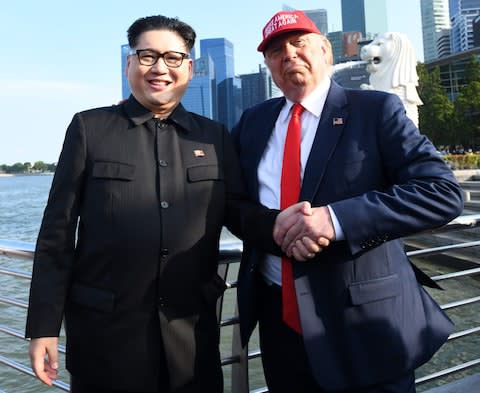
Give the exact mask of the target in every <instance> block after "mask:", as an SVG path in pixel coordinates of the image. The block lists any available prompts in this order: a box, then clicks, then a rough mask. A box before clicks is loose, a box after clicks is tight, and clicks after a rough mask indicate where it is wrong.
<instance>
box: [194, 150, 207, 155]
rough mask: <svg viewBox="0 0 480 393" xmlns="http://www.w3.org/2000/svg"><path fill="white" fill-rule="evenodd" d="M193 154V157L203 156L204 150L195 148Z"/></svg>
mask: <svg viewBox="0 0 480 393" xmlns="http://www.w3.org/2000/svg"><path fill="white" fill-rule="evenodd" d="M193 155H194V156H195V157H205V152H204V151H203V150H202V149H195V150H194V151H193Z"/></svg>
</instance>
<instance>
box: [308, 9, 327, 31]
mask: <svg viewBox="0 0 480 393" xmlns="http://www.w3.org/2000/svg"><path fill="white" fill-rule="evenodd" d="M304 12H305V15H307V16H308V17H309V18H310V19H311V20H312V21H313V23H315V26H317V27H318V29H319V30H320V31H321V32H322V33H323V34H325V35H327V33H328V16H327V10H325V9H323V8H321V9H317V10H304Z"/></svg>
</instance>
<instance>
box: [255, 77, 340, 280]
mask: <svg viewBox="0 0 480 393" xmlns="http://www.w3.org/2000/svg"><path fill="white" fill-rule="evenodd" d="M329 88H330V78H326V79H325V81H324V82H322V83H321V84H320V85H319V86H318V87H317V88H316V89H315V90H314V91H313V92H312V93H311V94H310V95H309V96H307V97H305V98H304V99H303V100H302V101H301V104H302V106H303V107H304V108H305V110H304V111H303V113H302V117H301V124H302V136H301V145H300V161H301V168H300V171H301V173H300V177H301V179H302V180H303V174H304V171H305V166H306V165H307V160H308V157H309V155H310V150H311V149H312V144H313V140H314V138H315V134H316V132H317V128H318V123H319V122H320V116H321V114H322V110H323V107H324V105H325V101H326V99H327V94H328V90H329ZM293 104H294V103H293V102H292V101H290V100H288V99H287V101H286V103H285V105H284V107H283V108H282V110H281V111H280V114H279V115H278V118H277V121H276V123H275V128H274V130H273V132H272V135H271V136H270V139H269V141H268V144H267V147H266V148H265V151H264V152H263V156H262V158H261V160H260V163H259V165H258V169H257V176H258V185H259V197H260V202H261V203H262V204H263V205H265V206H267V207H269V208H271V209H280V181H281V177H282V162H283V150H284V145H285V138H286V135H287V129H288V123H289V121H290V115H291V114H290V112H291V109H292V106H293ZM328 208H329V210H330V215H331V216H332V221H333V224H334V229H335V236H336V240H341V239H342V238H343V231H342V229H341V226H340V224H339V222H338V220H337V218H336V216H335V213H334V212H333V210H332V209H331V208H330V207H328ZM260 273H261V274H262V275H263V277H264V278H265V280H266V281H267V282H269V283H275V284H278V285H281V283H282V273H281V258H280V257H277V256H275V255H270V254H267V255H266V258H265V261H264V263H263V264H262V265H261V266H260Z"/></svg>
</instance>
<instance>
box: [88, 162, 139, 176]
mask: <svg viewBox="0 0 480 393" xmlns="http://www.w3.org/2000/svg"><path fill="white" fill-rule="evenodd" d="M92 177H94V178H97V179H117V180H125V181H131V180H133V179H134V177H135V165H131V164H126V163H123V162H109V161H96V162H95V163H94V164H93V171H92Z"/></svg>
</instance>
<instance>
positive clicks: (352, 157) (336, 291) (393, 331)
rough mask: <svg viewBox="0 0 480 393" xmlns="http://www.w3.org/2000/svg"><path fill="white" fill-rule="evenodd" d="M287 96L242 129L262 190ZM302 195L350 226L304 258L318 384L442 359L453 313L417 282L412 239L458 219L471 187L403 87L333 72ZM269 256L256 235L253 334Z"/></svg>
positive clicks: (247, 326) (257, 111)
mask: <svg viewBox="0 0 480 393" xmlns="http://www.w3.org/2000/svg"><path fill="white" fill-rule="evenodd" d="M284 103H285V99H284V98H275V99H272V100H269V101H266V102H264V103H261V104H259V105H257V106H255V107H253V108H250V109H248V110H246V111H245V112H244V114H243V115H242V118H241V119H240V121H239V123H238V124H237V125H236V126H235V127H234V129H233V131H232V133H233V136H234V140H235V142H236V146H237V148H238V151H239V154H240V160H241V165H242V168H243V172H244V175H245V178H246V180H247V184H248V190H249V193H250V197H251V198H253V199H258V178H257V167H258V163H259V161H260V159H261V156H262V154H263V151H264V149H265V147H266V145H267V142H268V140H269V138H270V135H271V133H272V131H273V129H274V125H275V121H276V119H277V117H278V114H279V112H280V110H281V108H282V106H283V105H284ZM300 200H306V201H310V202H311V203H312V205H313V206H322V205H327V204H329V205H330V206H331V207H332V208H333V210H334V211H335V214H336V216H337V217H338V220H339V222H340V224H341V226H342V229H343V231H344V235H345V240H342V241H336V242H334V243H332V244H331V245H330V246H329V247H328V248H327V249H325V250H324V251H323V252H321V253H319V254H317V256H316V259H315V260H314V261H313V262H309V263H296V264H294V275H295V286H296V293H297V299H298V303H299V309H300V318H301V324H302V332H303V338H304V343H305V348H306V351H307V353H308V357H309V361H310V365H311V369H312V372H313V375H314V377H315V378H316V380H317V382H318V384H319V385H320V386H322V387H324V388H326V389H332V390H335V389H345V388H348V387H353V386H363V385H369V384H376V383H381V382H382V381H387V380H390V379H392V378H395V377H398V376H400V375H402V374H403V373H405V372H407V371H408V370H412V369H414V368H416V367H418V366H419V365H421V364H422V363H424V362H426V361H427V360H428V359H430V357H431V356H432V355H433V354H434V353H435V351H436V350H437V349H438V348H439V347H440V346H441V345H442V344H443V343H444V342H445V340H446V339H447V337H448V335H449V334H450V333H451V331H452V328H453V323H452V322H451V321H450V320H449V318H448V317H447V316H446V315H445V314H444V312H443V311H442V310H441V309H440V308H439V306H438V305H437V304H436V303H435V302H434V301H433V300H432V299H431V298H430V296H429V295H428V294H427V292H426V291H425V290H424V289H423V287H422V286H421V285H420V284H419V283H418V282H417V280H416V278H415V274H414V271H413V270H412V266H411V264H410V263H409V260H408V258H407V256H406V254H405V251H404V247H403V243H402V241H401V239H400V238H402V237H403V236H407V235H411V234H413V233H416V232H419V231H422V230H426V229H430V228H433V227H438V226H441V225H444V224H446V223H447V222H449V221H450V220H452V219H453V218H455V217H456V216H457V215H459V214H460V213H461V212H462V209H463V200H462V192H461V189H460V187H459V185H458V183H457V182H456V180H455V177H454V175H453V173H452V171H451V170H450V169H449V168H448V167H447V165H446V164H445V163H444V162H443V161H442V160H441V158H440V157H439V156H438V154H437V153H436V150H435V148H434V146H433V145H432V144H431V143H430V142H429V140H428V139H427V138H426V137H425V136H423V135H421V134H420V133H419V131H418V129H417V128H416V127H415V125H414V124H413V122H412V121H410V120H409V119H408V118H407V117H406V114H405V110H404V107H403V104H402V102H401V101H400V99H399V98H398V97H397V96H395V95H391V94H387V93H383V92H379V91H361V90H347V89H344V88H342V87H340V86H338V85H336V84H335V83H334V82H332V85H331V88H330V91H329V93H328V97H327V100H326V104H325V107H324V109H323V112H322V115H321V119H320V123H319V126H318V130H317V133H316V136H315V140H314V143H313V146H312V150H311V152H310V156H309V158H308V162H307V165H306V169H305V173H304V178H303V184H302V189H301V195H300ZM262 258H263V255H262V254H261V253H260V252H258V251H257V250H256V249H254V248H253V247H250V246H249V244H248V242H247V243H246V244H245V247H244V256H243V260H242V265H241V268H240V274H239V288H238V301H239V311H240V321H241V331H242V340H243V343H244V344H245V343H246V341H247V340H248V338H249V336H250V334H251V332H252V330H253V328H254V327H255V324H256V322H257V319H258V311H257V309H256V302H255V297H256V286H255V282H256V280H255V276H256V273H255V272H256V269H257V266H258V264H259V262H261V261H262Z"/></svg>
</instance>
